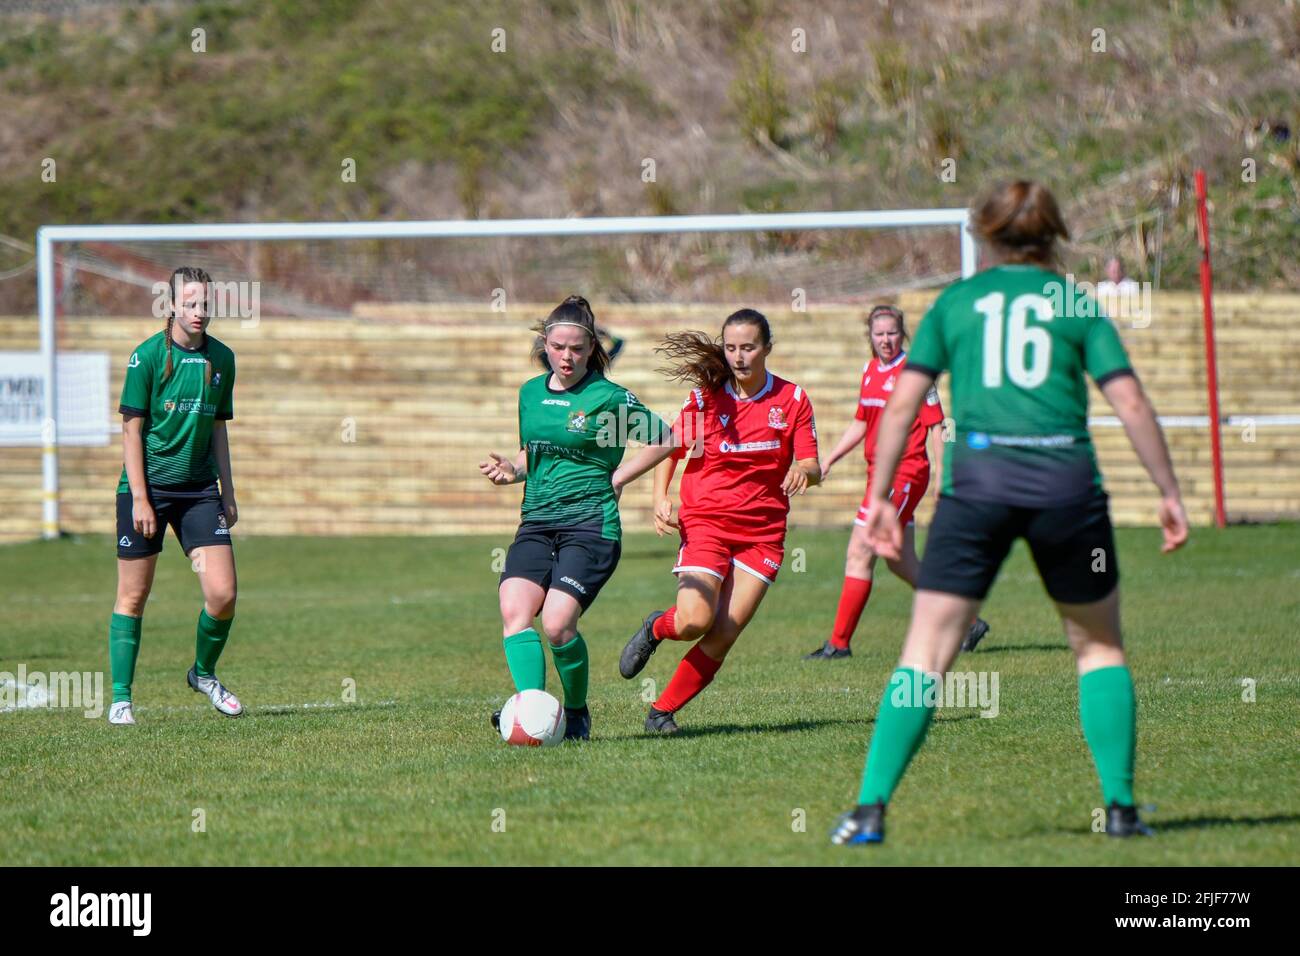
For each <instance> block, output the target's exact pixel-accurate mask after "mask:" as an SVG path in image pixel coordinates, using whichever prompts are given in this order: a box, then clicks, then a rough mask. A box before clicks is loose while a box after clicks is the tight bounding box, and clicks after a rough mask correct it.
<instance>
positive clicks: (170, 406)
mask: <svg viewBox="0 0 1300 956" xmlns="http://www.w3.org/2000/svg"><path fill="white" fill-rule="evenodd" d="M163 411H165V412H174V411H176V403H175V402H173V401H172V400H171V399H170V398H169V399H167V400H166V401H164V402H163Z"/></svg>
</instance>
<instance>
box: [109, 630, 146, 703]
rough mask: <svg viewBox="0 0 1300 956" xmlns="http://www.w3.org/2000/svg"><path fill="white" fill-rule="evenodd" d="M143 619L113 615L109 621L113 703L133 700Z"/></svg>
mask: <svg viewBox="0 0 1300 956" xmlns="http://www.w3.org/2000/svg"><path fill="white" fill-rule="evenodd" d="M140 622H141V618H138V617H131V616H130V615H127V614H118V613H116V612H114V613H113V616H112V617H111V618H109V619H108V663H109V666H110V667H111V668H112V670H113V703H115V704H116V703H117V702H118V701H120V700H130V699H131V685H132V684H133V683H134V682H135V659H136V657H138V656H139V654H140Z"/></svg>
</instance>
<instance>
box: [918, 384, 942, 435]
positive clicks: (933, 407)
mask: <svg viewBox="0 0 1300 956" xmlns="http://www.w3.org/2000/svg"><path fill="white" fill-rule="evenodd" d="M916 417H917V418H918V419H920V422H921V424H922V425H923V426H924V427H925V429H926V430H927V431H928V430H930V429H931V428H933V427H934V426H935V425H942V424H943V406H942V405H941V404H939V392H938V390H937V389H936V388H935V387H934V386H933V385H931V386H930V390H929V391H928V392H926V393H925V401H923V402H922V403H921V411H920V412H919V413H918V414H917V416H916Z"/></svg>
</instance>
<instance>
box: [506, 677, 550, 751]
mask: <svg viewBox="0 0 1300 956" xmlns="http://www.w3.org/2000/svg"><path fill="white" fill-rule="evenodd" d="M564 726H565V721H564V708H563V707H562V706H560V702H559V701H558V700H556V699H555V698H554V697H552V696H551V695H550V694H548V693H546V691H544V690H521V691H520V692H519V693H517V694H515V695H514V696H513V697H511V698H510V699H509V700H508V701H506V704H505V706H504V707H502V708H501V739H502V740H504V741H505V742H506V743H508V744H514V745H515V746H516V747H550V746H551V745H553V744H558V743H559V742H560V741H561V740H563V739H564Z"/></svg>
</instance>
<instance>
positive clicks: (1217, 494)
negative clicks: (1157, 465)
mask: <svg viewBox="0 0 1300 956" xmlns="http://www.w3.org/2000/svg"><path fill="white" fill-rule="evenodd" d="M1196 234H1197V239H1198V240H1199V241H1200V244H1201V308H1202V311H1203V313H1204V316H1205V385H1206V388H1207V389H1208V390H1209V393H1210V461H1211V466H1212V467H1213V469H1214V523H1215V524H1216V525H1217V526H1218V527H1220V528H1222V527H1223V526H1224V525H1225V524H1226V523H1227V520H1226V518H1225V516H1224V513H1223V442H1222V439H1221V436H1220V435H1219V430H1220V421H1219V371H1218V363H1217V362H1216V360H1215V351H1214V302H1213V298H1212V297H1213V294H1214V293H1213V286H1214V281H1213V275H1214V274H1213V271H1212V270H1211V268H1210V217H1209V213H1208V212H1207V211H1206V206H1205V170H1203V169H1198V170H1197V171H1196Z"/></svg>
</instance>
